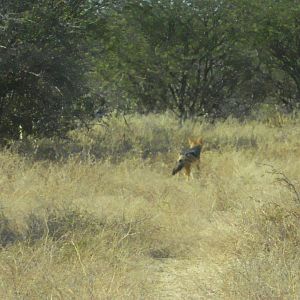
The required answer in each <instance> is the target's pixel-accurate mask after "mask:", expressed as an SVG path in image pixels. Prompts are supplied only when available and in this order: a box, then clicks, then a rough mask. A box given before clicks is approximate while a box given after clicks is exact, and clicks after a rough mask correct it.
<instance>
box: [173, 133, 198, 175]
mask: <svg viewBox="0 0 300 300" xmlns="http://www.w3.org/2000/svg"><path fill="white" fill-rule="evenodd" d="M189 144H190V149H188V150H186V151H183V152H181V153H180V155H179V158H178V160H177V164H176V166H175V168H174V169H173V171H172V175H175V174H176V173H178V172H179V171H181V170H182V169H183V168H184V170H185V175H186V176H187V179H189V178H190V175H191V165H192V164H195V165H196V166H197V168H198V170H199V169H200V167H199V163H200V154H201V151H202V147H203V139H202V138H199V139H189Z"/></svg>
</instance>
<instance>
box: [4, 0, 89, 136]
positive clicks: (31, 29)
mask: <svg viewBox="0 0 300 300" xmlns="http://www.w3.org/2000/svg"><path fill="white" fill-rule="evenodd" d="M82 2H83V1H71V2H70V3H69V2H66V1H58V0H53V1H46V0H42V1H35V0H27V1H22V3H20V1H11V0H10V1H7V3H5V5H3V6H1V7H0V26H1V34H0V55H1V56H0V69H1V73H0V134H1V137H2V138H4V139H5V138H14V139H17V138H18V137H19V133H20V129H21V130H22V131H23V133H25V134H35V135H47V136H49V135H53V134H55V133H63V132H65V131H66V130H68V129H69V128H71V127H72V126H73V124H74V121H75V119H78V118H79V117H80V116H81V114H82V113H86V112H88V111H89V110H90V102H89V101H88V100H89V99H88V84H87V82H86V79H85V76H84V74H85V71H86V70H87V68H88V65H87V59H86V52H85V47H84V46H85V44H84V43H85V40H86V39H85V31H84V29H85V26H84V23H83V22H82V14H83V13H84V9H85V7H84V5H83V4H82Z"/></svg>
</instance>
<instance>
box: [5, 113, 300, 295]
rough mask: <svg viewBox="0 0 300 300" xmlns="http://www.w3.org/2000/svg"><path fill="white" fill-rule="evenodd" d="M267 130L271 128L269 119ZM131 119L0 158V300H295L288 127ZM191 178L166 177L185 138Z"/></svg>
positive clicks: (291, 122)
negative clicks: (197, 140)
mask: <svg viewBox="0 0 300 300" xmlns="http://www.w3.org/2000/svg"><path fill="white" fill-rule="evenodd" d="M275 121H276V120H275ZM275 121H274V123H272V120H271V122H270V120H268V123H267V124H265V123H263V122H257V121H248V122H245V123H243V124H242V123H239V122H238V121H236V120H233V119H232V120H227V121H225V122H219V123H216V124H213V125H212V124H208V123H205V122H203V123H192V122H187V123H186V124H185V125H184V126H182V127H181V128H179V127H178V124H177V123H176V121H175V120H174V119H173V118H172V117H171V116H154V115H150V116H144V117H138V116H132V117H130V118H128V119H127V124H126V123H124V120H123V119H121V118H112V119H111V120H109V125H108V126H107V125H104V124H102V125H95V126H94V127H93V128H92V129H91V130H89V131H86V130H75V131H73V132H70V134H69V137H68V139H65V140H58V139H53V140H49V139H48V140H46V139H44V140H33V139H30V138H28V139H26V140H25V141H22V142H19V143H15V144H14V145H12V146H11V150H9V151H8V150H7V151H3V152H2V153H0V165H1V168H0V173H1V174H0V204H1V214H0V243H1V247H2V248H1V250H0V261H1V263H0V298H1V299H48V298H49V299H50V298H57V299H162V298H166V299H168V298H169V299H174V298H178V299H182V298H193V297H194V298H196V299H197V298H200V297H204V298H218V299H220V298H227V299H229V298H230V299H245V298H246V299H247V298H248V299H275V298H276V299H297V298H298V297H299V296H300V284H299V283H300V271H299V270H300V258H299V255H298V253H299V250H300V229H299V228H300V199H299V193H300V192H299V191H300V185H299V182H300V173H299V167H300V160H299V156H300V126H299V125H300V122H299V120H298V119H297V118H293V119H292V118H286V119H283V118H281V119H280V123H279V124H278V122H277V121H276V122H275ZM191 135H192V136H199V135H201V136H203V137H204V139H205V141H206V143H205V148H204V152H203V156H202V165H201V166H202V168H201V170H200V171H196V170H195V171H194V180H191V181H189V182H187V181H186V180H185V179H184V177H183V176H178V177H172V176H171V175H170V171H171V169H172V167H173V165H174V163H175V160H176V157H177V153H178V151H179V150H181V148H182V147H184V146H185V145H186V144H187V143H186V141H187V138H188V137H189V136H191Z"/></svg>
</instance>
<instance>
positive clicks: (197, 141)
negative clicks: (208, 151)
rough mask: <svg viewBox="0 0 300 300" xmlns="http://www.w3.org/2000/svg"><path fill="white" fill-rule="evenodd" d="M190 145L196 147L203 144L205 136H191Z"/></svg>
mask: <svg viewBox="0 0 300 300" xmlns="http://www.w3.org/2000/svg"><path fill="white" fill-rule="evenodd" d="M189 145H190V147H191V148H193V147H196V146H203V138H198V139H194V138H189Z"/></svg>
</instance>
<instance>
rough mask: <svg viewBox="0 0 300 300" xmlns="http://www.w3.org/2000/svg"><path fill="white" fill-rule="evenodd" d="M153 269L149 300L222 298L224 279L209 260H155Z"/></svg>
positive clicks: (151, 271) (151, 267)
mask: <svg viewBox="0 0 300 300" xmlns="http://www.w3.org/2000/svg"><path fill="white" fill-rule="evenodd" d="M149 271H150V272H149V275H150V274H151V275H150V278H149V281H150V282H149V283H150V285H151V289H150V291H149V295H148V297H149V299H216V298H218V299H220V298H219V297H218V295H217V287H218V286H219V284H220V283H221V282H220V279H218V276H217V273H216V272H215V271H214V270H213V268H212V266H211V265H209V264H206V263H205V261H201V260H178V259H171V258H168V259H159V260H153V262H152V264H151V266H149ZM148 297H147V298H148Z"/></svg>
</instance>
